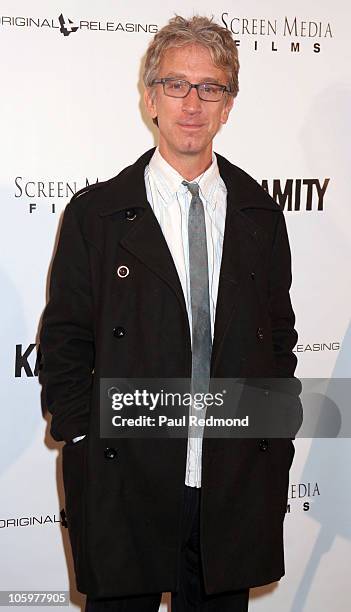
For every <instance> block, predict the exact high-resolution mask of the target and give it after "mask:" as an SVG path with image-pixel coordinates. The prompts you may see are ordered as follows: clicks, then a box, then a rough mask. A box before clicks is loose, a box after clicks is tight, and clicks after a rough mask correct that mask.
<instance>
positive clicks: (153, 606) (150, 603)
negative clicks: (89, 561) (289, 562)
mask: <svg viewBox="0 0 351 612" xmlns="http://www.w3.org/2000/svg"><path fill="white" fill-rule="evenodd" d="M200 495H201V489H195V488H193V487H187V486H186V487H185V497H184V510H183V519H182V544H181V549H180V554H179V574H178V590H177V591H176V592H175V593H172V612H247V609H248V599H249V590H248V589H245V590H242V591H230V592H227V593H220V594H219V595H206V593H205V590H204V584H203V576H202V570H201V558H200V521H199V519H200ZM233 571H235V568H233ZM161 596H162V593H155V594H153V595H139V596H137V597H135V596H132V597H118V598H114V599H104V600H102V599H101V600H92V599H87V603H86V608H85V612H158V609H159V606H160V602H161Z"/></svg>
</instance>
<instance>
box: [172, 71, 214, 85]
mask: <svg viewBox="0 0 351 612" xmlns="http://www.w3.org/2000/svg"><path fill="white" fill-rule="evenodd" d="M168 77H170V78H175V79H182V80H185V81H187V80H188V79H187V76H186V74H181V73H180V72H172V71H171V72H168V73H167V75H166V77H165V78H168ZM198 82H199V83H218V84H220V81H219V80H218V79H216V78H215V77H210V76H206V77H202V78H201V79H199V81H198Z"/></svg>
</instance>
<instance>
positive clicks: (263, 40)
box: [218, 12, 333, 54]
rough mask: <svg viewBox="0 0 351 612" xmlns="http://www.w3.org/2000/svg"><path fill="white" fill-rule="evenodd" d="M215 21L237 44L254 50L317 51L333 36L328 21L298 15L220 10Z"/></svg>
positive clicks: (297, 52)
mask: <svg viewBox="0 0 351 612" xmlns="http://www.w3.org/2000/svg"><path fill="white" fill-rule="evenodd" d="M218 21H219V22H220V23H221V24H222V25H223V26H224V27H226V28H227V29H228V30H230V32H231V33H232V34H233V37H234V40H235V42H236V45H237V46H238V47H239V46H241V44H242V43H243V45H245V47H247V46H248V47H249V49H251V50H252V51H256V52H257V51H269V52H274V53H278V52H280V51H289V52H290V53H296V54H299V53H301V52H302V51H310V52H312V53H320V51H321V49H322V44H323V43H324V41H326V40H327V39H331V38H333V29H332V26H331V24H330V22H329V21H317V20H313V21H310V20H303V19H300V18H298V17H284V18H279V19H277V18H267V17H264V18H258V17H237V16H236V15H235V14H232V13H227V12H225V13H222V14H221V15H220V18H219V20H218ZM278 40H279V42H278Z"/></svg>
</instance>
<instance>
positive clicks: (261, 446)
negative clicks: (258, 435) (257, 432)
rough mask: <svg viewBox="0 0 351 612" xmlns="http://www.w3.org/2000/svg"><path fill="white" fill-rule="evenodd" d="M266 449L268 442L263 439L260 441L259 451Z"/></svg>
mask: <svg viewBox="0 0 351 612" xmlns="http://www.w3.org/2000/svg"><path fill="white" fill-rule="evenodd" d="M267 448H268V440H266V439H265V438H263V439H262V440H260V450H261V451H266V450H267Z"/></svg>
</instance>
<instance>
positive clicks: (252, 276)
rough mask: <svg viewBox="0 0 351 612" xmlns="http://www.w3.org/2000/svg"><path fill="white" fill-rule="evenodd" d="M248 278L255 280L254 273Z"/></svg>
mask: <svg viewBox="0 0 351 612" xmlns="http://www.w3.org/2000/svg"><path fill="white" fill-rule="evenodd" d="M250 276H251V278H252V280H255V273H254V272H251V274H250Z"/></svg>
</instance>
